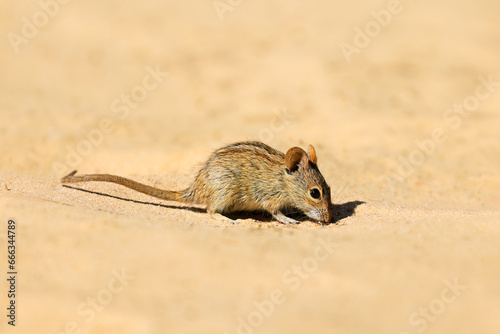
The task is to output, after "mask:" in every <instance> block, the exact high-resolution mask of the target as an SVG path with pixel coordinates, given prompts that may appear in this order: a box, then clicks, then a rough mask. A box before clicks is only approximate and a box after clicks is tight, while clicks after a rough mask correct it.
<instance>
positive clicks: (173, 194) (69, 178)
mask: <svg viewBox="0 0 500 334" xmlns="http://www.w3.org/2000/svg"><path fill="white" fill-rule="evenodd" d="M91 181H98V182H112V183H116V184H120V185H122V186H125V187H127V188H130V189H132V190H135V191H138V192H140V193H143V194H146V195H149V196H153V197H156V198H160V199H164V200H167V201H177V202H185V200H184V196H183V195H182V193H181V192H179V191H171V190H163V189H159V188H156V187H151V186H148V185H146V184H142V183H139V182H136V181H133V180H130V179H127V178H124V177H121V176H117V175H111V174H84V175H76V170H74V171H72V172H71V173H69V174H68V175H66V176H65V177H63V178H62V179H61V183H63V184H65V183H76V182H91Z"/></svg>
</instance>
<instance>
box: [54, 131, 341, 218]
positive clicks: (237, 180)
mask: <svg viewBox="0 0 500 334" xmlns="http://www.w3.org/2000/svg"><path fill="white" fill-rule="evenodd" d="M317 161H318V160H317V156H316V150H315V149H314V147H313V146H312V145H309V147H308V152H307V153H306V152H305V151H304V150H303V149H302V148H300V147H292V148H290V149H289V150H288V151H287V152H286V154H285V153H283V152H281V151H279V150H276V149H274V148H272V147H270V146H269V145H267V144H264V143H262V142H259V141H245V142H238V143H234V144H230V145H227V146H224V147H221V148H219V149H217V150H215V151H214V152H213V153H212V154H211V155H210V156H209V158H208V159H207V160H206V162H205V163H204V164H203V166H202V167H201V168H200V170H199V171H198V173H197V175H196V177H195V179H194V181H193V183H192V184H191V185H190V186H189V187H187V188H186V189H184V190H180V191H173V190H163V189H159V188H156V187H152V186H149V185H146V184H142V183H139V182H136V181H133V180H131V179H127V178H124V177H121V176H117V175H110V174H84V175H76V173H77V171H76V170H74V171H72V172H71V173H69V174H68V175H66V176H64V177H63V178H62V179H61V183H63V184H67V183H76V182H90V181H102V182H113V183H117V184H120V185H122V186H125V187H128V188H130V189H133V190H135V191H138V192H141V193H143V194H146V195H150V196H153V197H156V198H160V199H163V200H167V201H177V202H182V203H190V204H201V205H205V206H206V210H207V212H208V213H209V214H211V215H212V216H213V217H215V218H219V219H223V220H229V221H231V220H230V219H229V218H228V217H226V216H225V214H228V213H231V212H237V211H267V212H269V213H270V214H271V215H272V217H273V218H274V219H275V220H276V221H278V222H280V223H283V224H286V225H288V224H298V223H299V221H297V220H295V219H293V218H290V217H288V216H286V215H285V213H289V212H296V211H297V210H300V211H301V212H303V213H304V214H305V215H306V216H307V217H309V218H311V219H312V220H314V221H317V222H320V223H329V222H330V221H331V220H332V210H333V209H332V208H333V204H332V202H331V192H330V187H329V186H328V184H327V183H326V181H325V179H324V177H323V175H322V174H321V172H320V171H319V169H318V164H317Z"/></svg>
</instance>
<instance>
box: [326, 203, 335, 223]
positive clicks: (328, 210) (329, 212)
mask: <svg viewBox="0 0 500 334" xmlns="http://www.w3.org/2000/svg"><path fill="white" fill-rule="evenodd" d="M325 218H326V219H325V223H330V222H331V221H332V218H333V204H331V203H330V204H328V207H327V208H326V217H325Z"/></svg>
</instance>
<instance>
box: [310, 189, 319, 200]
mask: <svg viewBox="0 0 500 334" xmlns="http://www.w3.org/2000/svg"><path fill="white" fill-rule="evenodd" d="M309 194H310V195H311V197H312V198H314V199H319V198H320V197H321V193H320V192H319V189H318V188H312V189H311V190H309Z"/></svg>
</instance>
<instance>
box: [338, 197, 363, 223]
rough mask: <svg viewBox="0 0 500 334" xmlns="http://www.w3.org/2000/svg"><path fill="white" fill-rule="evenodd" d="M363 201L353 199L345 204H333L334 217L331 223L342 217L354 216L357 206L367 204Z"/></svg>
mask: <svg viewBox="0 0 500 334" xmlns="http://www.w3.org/2000/svg"><path fill="white" fill-rule="evenodd" d="M365 203H366V202H363V201H351V202H347V203H344V204H333V206H332V207H333V217H332V221H331V222H330V224H336V223H338V222H339V221H341V220H342V219H345V218H348V217H351V216H353V215H354V214H355V213H356V208H357V207H358V206H359V205H361V204H365Z"/></svg>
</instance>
